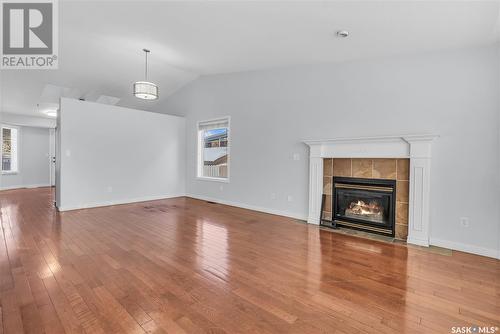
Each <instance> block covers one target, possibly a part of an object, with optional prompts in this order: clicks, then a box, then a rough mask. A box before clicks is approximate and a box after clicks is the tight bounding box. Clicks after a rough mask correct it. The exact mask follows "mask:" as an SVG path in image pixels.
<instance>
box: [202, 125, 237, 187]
mask: <svg viewBox="0 0 500 334" xmlns="http://www.w3.org/2000/svg"><path fill="white" fill-rule="evenodd" d="M229 146H230V137H229V117H225V118H220V119H215V120H210V121H203V122H198V172H197V176H198V178H201V179H207V180H213V181H224V182H228V181H229Z"/></svg>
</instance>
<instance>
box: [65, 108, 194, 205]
mask: <svg viewBox="0 0 500 334" xmlns="http://www.w3.org/2000/svg"><path fill="white" fill-rule="evenodd" d="M59 117H60V120H59V124H60V128H58V131H60V139H59V140H60V145H61V146H60V152H61V154H60V166H59V167H60V169H59V171H58V172H59V173H60V175H59V177H60V180H59V182H58V184H59V185H60V189H59V191H60V198H58V203H57V204H58V207H59V209H60V210H61V211H64V210H69V209H75V208H82V207H93V206H100V205H109V204H116V203H127V202H136V201H143V200H151V199H158V198H167V197H173V196H182V195H184V193H185V143H184V141H185V120H184V118H182V117H176V116H169V115H163V114H156V113H150V112H144V111H141V110H135V109H128V108H122V107H116V106H110V105H104V104H97V103H91V102H82V101H78V100H71V99H61V112H60V116H59ZM58 197H59V196H58Z"/></svg>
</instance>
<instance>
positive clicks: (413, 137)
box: [302, 134, 439, 146]
mask: <svg viewBox="0 0 500 334" xmlns="http://www.w3.org/2000/svg"><path fill="white" fill-rule="evenodd" d="M437 137H439V135H436V134H406V135H391V136H371V137H346V138H342V137H341V138H329V139H306V140H303V141H302V142H303V143H305V144H307V145H309V146H312V145H328V144H335V143H360V142H372V143H373V142H398V141H401V140H404V141H406V142H408V143H409V142H412V141H429V140H433V139H434V138H437Z"/></svg>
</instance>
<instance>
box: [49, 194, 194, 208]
mask: <svg viewBox="0 0 500 334" xmlns="http://www.w3.org/2000/svg"><path fill="white" fill-rule="evenodd" d="M184 196H185V195H184V194H171V195H159V196H145V197H136V198H128V199H120V200H113V201H104V202H89V203H83V204H75V205H66V206H60V207H57V209H58V210H59V211H61V212H63V211H71V210H80V209H91V208H98V207H103V206H112V205H121V204H131V203H138V202H148V201H157V200H161V199H167V198H174V197H184Z"/></svg>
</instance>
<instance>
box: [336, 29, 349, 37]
mask: <svg viewBox="0 0 500 334" xmlns="http://www.w3.org/2000/svg"><path fill="white" fill-rule="evenodd" d="M347 36H349V31H347V30H339V31H337V37H339V38H346V37H347Z"/></svg>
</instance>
